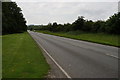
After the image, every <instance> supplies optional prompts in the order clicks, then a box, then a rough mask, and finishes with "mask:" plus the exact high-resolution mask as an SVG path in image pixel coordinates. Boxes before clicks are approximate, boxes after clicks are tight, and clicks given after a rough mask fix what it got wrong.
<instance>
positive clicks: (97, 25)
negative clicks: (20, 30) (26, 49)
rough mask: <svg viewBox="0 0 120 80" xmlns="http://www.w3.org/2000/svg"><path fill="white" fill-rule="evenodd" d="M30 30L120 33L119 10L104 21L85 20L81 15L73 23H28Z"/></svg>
mask: <svg viewBox="0 0 120 80" xmlns="http://www.w3.org/2000/svg"><path fill="white" fill-rule="evenodd" d="M28 29H30V30H33V29H34V30H49V31H52V32H61V31H63V32H69V31H77V30H80V31H85V32H95V33H97V32H104V33H109V34H120V31H119V30H120V12H118V13H116V14H114V15H113V16H111V17H109V19H107V20H106V21H102V20H98V21H92V20H85V19H84V17H83V16H79V17H78V19H77V20H75V21H74V22H73V23H71V24H70V23H67V24H57V22H54V23H49V24H48V25H29V26H28Z"/></svg>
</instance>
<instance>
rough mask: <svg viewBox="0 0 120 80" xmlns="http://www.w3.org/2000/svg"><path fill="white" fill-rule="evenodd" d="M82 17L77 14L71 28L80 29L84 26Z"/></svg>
mask: <svg viewBox="0 0 120 80" xmlns="http://www.w3.org/2000/svg"><path fill="white" fill-rule="evenodd" d="M84 22H85V20H84V17H83V16H79V17H78V19H77V20H76V21H75V22H74V23H73V30H81V29H82V27H83V26H84Z"/></svg>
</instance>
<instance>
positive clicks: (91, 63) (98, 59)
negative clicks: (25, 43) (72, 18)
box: [28, 31, 119, 78]
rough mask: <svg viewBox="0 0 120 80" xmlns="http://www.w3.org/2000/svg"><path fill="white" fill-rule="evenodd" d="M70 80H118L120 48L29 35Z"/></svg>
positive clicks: (47, 36) (56, 37)
mask: <svg viewBox="0 0 120 80" xmlns="http://www.w3.org/2000/svg"><path fill="white" fill-rule="evenodd" d="M28 32H29V33H30V35H31V36H32V37H33V39H34V40H35V41H36V42H37V43H38V45H41V46H42V47H43V48H44V49H45V50H46V52H47V53H49V55H50V56H51V57H52V58H53V59H54V60H55V61H56V62H57V63H58V64H59V66H60V67H61V68H62V69H63V70H64V71H63V72H66V74H67V75H68V76H69V77H71V78H118V60H119V59H118V48H117V47H112V46H106V45H101V44H96V43H91V42H86V41H80V40H74V39H69V38H63V37H58V36H53V35H48V34H43V33H38V32H32V31H28Z"/></svg>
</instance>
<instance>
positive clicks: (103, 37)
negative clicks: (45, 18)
mask: <svg viewBox="0 0 120 80" xmlns="http://www.w3.org/2000/svg"><path fill="white" fill-rule="evenodd" d="M37 32H41V33H45V34H51V35H56V36H61V37H67V38H72V39H77V40H84V41H89V42H95V43H99V44H105V45H111V46H117V47H120V44H118V41H119V39H120V35H111V34H105V33H86V32H81V31H71V32H56V33H53V32H50V31H37Z"/></svg>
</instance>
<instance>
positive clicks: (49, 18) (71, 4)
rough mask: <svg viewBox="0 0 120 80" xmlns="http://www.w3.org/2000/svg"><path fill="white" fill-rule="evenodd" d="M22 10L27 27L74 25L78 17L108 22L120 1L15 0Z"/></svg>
mask: <svg viewBox="0 0 120 80" xmlns="http://www.w3.org/2000/svg"><path fill="white" fill-rule="evenodd" d="M13 1H16V3H17V4H18V6H19V7H20V8H21V9H22V13H23V15H24V17H25V19H26V21H27V25H31V24H35V25H41V24H43V25H45V24H48V23H53V22H57V23H59V24H64V23H72V22H74V21H75V20H76V19H77V17H78V16H84V17H85V19H88V20H93V21H96V20H106V19H108V18H109V17H110V16H112V15H113V14H114V13H117V12H118V0H101V1H100V0H99V1H98V0H89V2H88V0H84V2H83V0H69V1H68V0H67V1H66V0H61V1H60V0H51V1H50V0H49V1H48V0H44V1H43V0H29V1H27V0H13Z"/></svg>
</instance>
